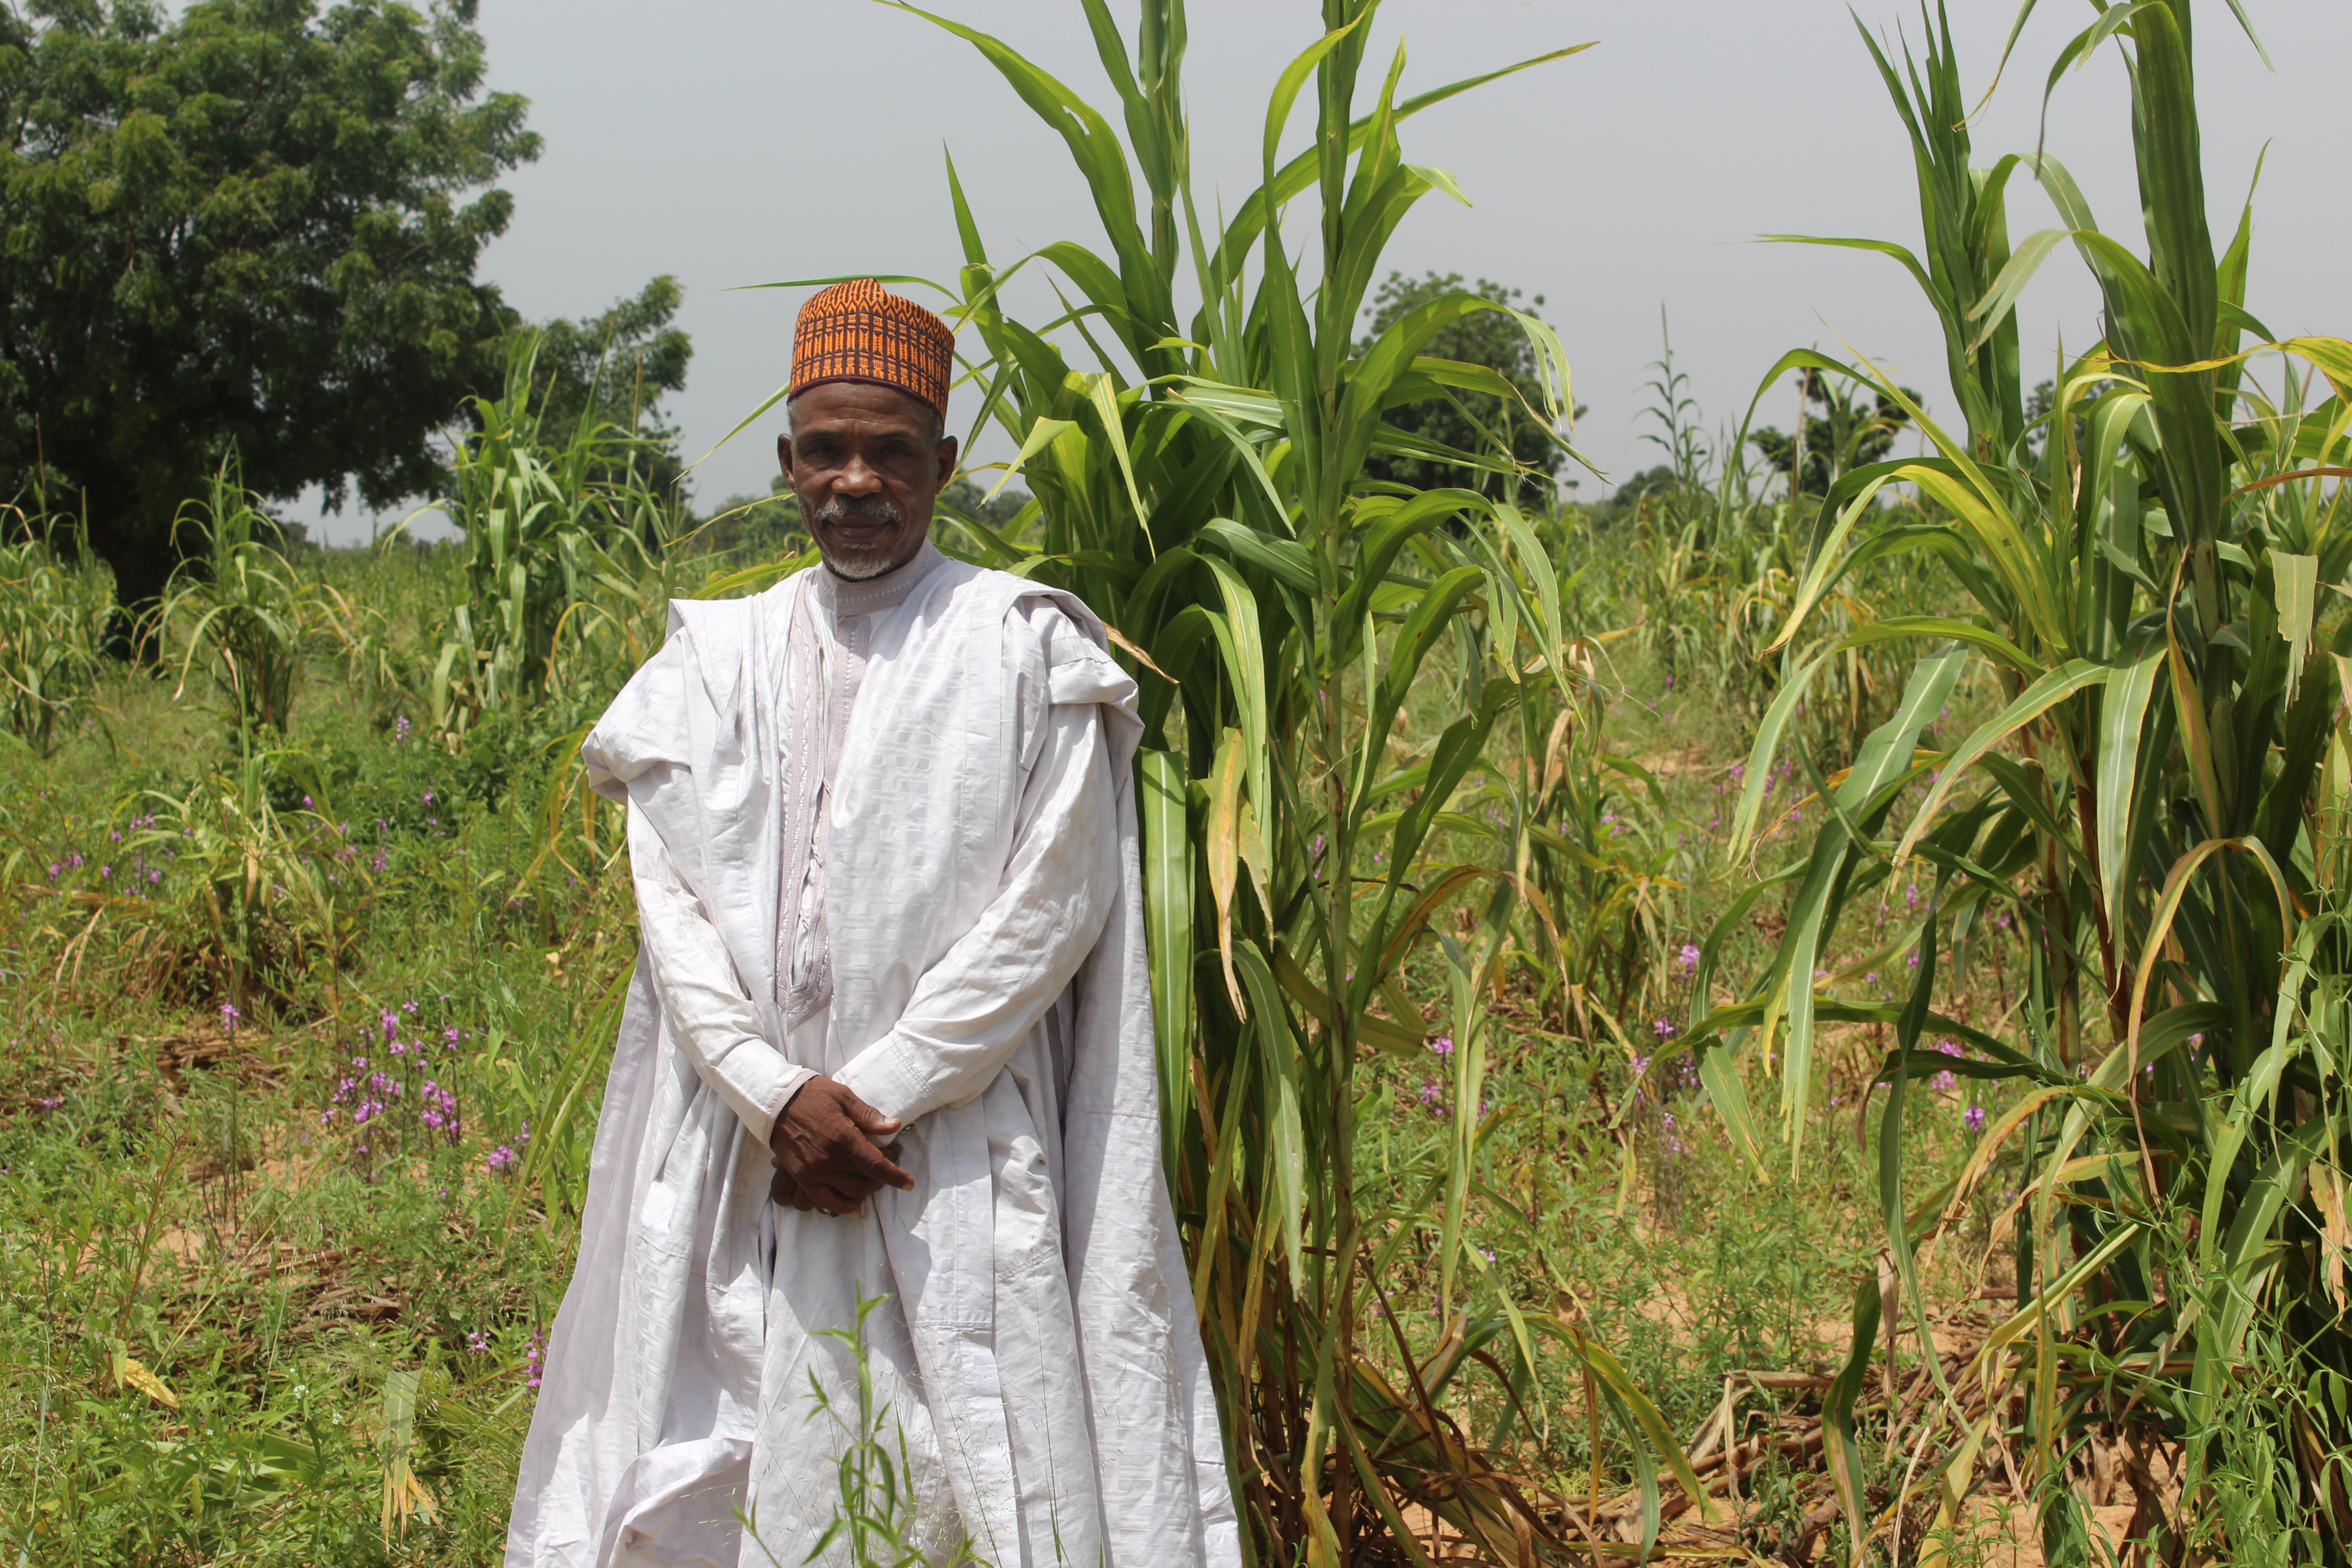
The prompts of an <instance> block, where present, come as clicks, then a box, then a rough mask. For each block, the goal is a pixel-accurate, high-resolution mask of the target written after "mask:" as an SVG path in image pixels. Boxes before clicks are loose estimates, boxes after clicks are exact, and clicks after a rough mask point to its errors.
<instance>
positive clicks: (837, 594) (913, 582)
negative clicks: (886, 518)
mask: <svg viewBox="0 0 2352 1568" xmlns="http://www.w3.org/2000/svg"><path fill="white" fill-rule="evenodd" d="M946 560H947V557H946V556H944V555H942V554H940V552H939V547H938V546H937V545H935V544H933V543H932V542H930V541H929V540H928V539H926V540H924V541H923V547H922V549H920V550H919V551H917V552H915V558H914V559H913V560H911V561H909V562H908V563H906V564H905V565H904V566H898V567H894V568H892V569H891V570H890V571H887V572H885V573H884V574H882V575H880V576H879V577H869V578H867V579H866V581H865V582H862V583H851V582H847V581H845V580H844V579H842V578H839V577H836V576H835V575H834V574H832V573H831V572H829V571H827V570H825V568H824V567H823V566H818V567H816V568H814V570H813V571H811V572H810V574H809V575H810V576H811V577H813V578H814V579H815V581H814V584H812V586H814V589H815V590H816V597H817V602H818V603H819V604H821V605H824V607H825V608H826V609H827V610H829V611H831V612H832V613H833V614H834V615H835V616H870V615H873V614H874V613H875V612H876V611H877V610H895V609H897V608H898V606H899V605H903V604H905V603H906V602H907V596H908V595H910V594H912V593H913V592H914V591H915V590H916V589H917V588H919V587H920V586H922V584H923V579H925V578H926V577H929V575H930V574H932V573H933V572H935V571H937V570H938V569H939V568H940V565H941V564H942V563H945V562H946Z"/></svg>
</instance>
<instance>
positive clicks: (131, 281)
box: [0, 0, 539, 603]
mask: <svg viewBox="0 0 2352 1568" xmlns="http://www.w3.org/2000/svg"><path fill="white" fill-rule="evenodd" d="M474 14H475V0H443V3H441V4H438V5H435V6H434V7H433V8H432V9H431V10H430V11H429V12H422V11H419V10H417V9H415V8H414V7H412V6H409V5H401V4H396V3H392V0H350V3H347V4H341V5H334V6H332V7H331V8H330V9H326V10H324V11H321V10H320V7H319V6H318V5H317V4H315V0H202V3H200V4H197V5H191V6H189V7H188V8H187V10H186V11H185V12H184V13H182V14H181V15H179V16H176V17H174V16H172V15H171V14H170V13H169V12H168V11H167V10H166V9H165V8H164V7H163V5H160V4H157V3H155V0H113V3H112V4H110V5H100V3H99V0H38V3H37V4H36V5H34V6H33V7H32V8H31V9H30V11H29V12H27V11H26V10H21V9H19V8H18V7H17V6H16V5H10V4H5V3H0V127H5V135H6V136H7V138H8V144H9V147H10V150H11V153H12V156H11V158H10V159H9V161H8V163H7V166H6V168H5V171H0V238H5V243H0V468H5V469H6V470H8V471H9V472H10V473H13V475H15V476H16V479H18V481H19V484H20V485H21V483H22V482H23V481H24V480H25V479H30V478H32V477H34V476H35V475H37V474H43V475H44V476H45V477H46V478H47V479H49V480H50V481H51V484H50V486H49V489H50V492H51V493H52V494H53V495H54V494H55V493H56V490H57V488H58V487H57V484H56V481H58V480H59V479H62V480H64V481H65V482H66V483H67V484H68V485H70V486H73V487H79V490H80V492H81V500H82V502H83V504H84V506H85V507H86V509H87V512H88V517H89V541H90V543H91V545H92V547H93V548H94V549H95V550H96V551H97V552H98V553H99V554H100V555H102V556H104V557H105V558H106V559H107V561H108V562H109V563H111V564H112V566H113V568H114V572H115V577H116V581H117V584H118V586H119V590H120V592H121V596H122V597H123V599H124V600H125V601H126V602H133V603H135V602H139V601H142V600H146V599H150V598H152V596H153V595H155V594H156V593H157V592H158V591H159V590H160V589H161V588H162V586H163V581H164V579H165V577H166V576H167V575H168V574H170V572H171V569H172V565H173V546H172V542H171V540H172V519H173V514H174V512H175V511H176V510H178V508H179V506H180V503H181V502H182V501H183V500H185V499H186V498H187V497H189V496H191V495H194V494H196V493H198V492H200V491H202V490H203V489H204V488H205V479H206V477H207V476H208V475H210V474H211V473H213V472H214V471H215V469H216V468H218V466H219V464H220V462H221V460H222V459H223V458H225V457H226V456H227V455H228V454H229V453H230V451H231V450H232V449H233V450H234V451H235V453H236V457H237V459H238V461H239V464H240V467H241V468H242V470H243V472H244V475H245V478H246V480H247V483H248V484H249V485H251V486H252V487H253V489H255V490H257V491H258V492H259V493H261V494H262V495H264V496H268V497H270V498H274V499H287V498H290V497H292V496H294V495H296V494H298V493H299V491H300V490H301V489H303V488H304V487H305V486H308V485H312V484H317V485H320V486H323V487H324V488H325V490H326V492H327V497H328V500H329V503H330V504H331V505H333V506H341V504H342V502H343V500H344V499H345V498H346V497H347V496H348V494H349V493H350V491H351V489H352V486H353V485H354V484H356V486H357V488H358V490H359V494H360V496H361V497H362V500H366V501H367V502H368V503H370V504H372V505H378V506H384V505H390V504H391V503H393V502H394V501H396V500H400V499H402V498H403V497H405V496H410V495H416V494H423V493H429V492H431V491H434V490H436V489H439V488H440V485H441V482H442V473H443V468H442V464H441V463H440V461H439V460H438V458H437V457H436V451H435V447H434V444H433V442H432V437H433V433H434V432H435V430H436V428H437V427H439V426H441V425H443V424H444V423H445V422H446V421H447V420H449V419H451V418H452V417H455V416H457V413H458V411H459V405H460V401H461V399H462V398H463V397H464V395H466V394H467V393H469V392H474V391H478V390H481V389H483V388H486V387H494V386H496V385H497V384H498V382H499V366H500V363H501V358H502V356H501V350H500V340H501V338H502V337H503V336H504V334H505V333H506V331H508V329H509V326H510V325H511V324H512V312H511V311H510V310H508V309H507V308H506V307H505V306H504V305H503V304H502V303H501V301H500V300H499V292H498V290H497V289H495V288H494V287H492V286H490V285H488V284H487V283H478V282H476V281H475V279H474V268H475V265H476V263H477V261H478V259H479V258H480V255H481V251H482V247H484V246H485V245H487V244H488V242H489V241H490V240H491V239H492V238H493V237H496V236H497V235H498V234H499V233H500V232H501V231H502V230H504V229H505V227H506V226H507V221H508V217H509V214H510V213H511V211H512V208H513V203H512V200H511V198H509V195H507V194H506V193H505V192H504V191H501V190H498V189H495V188H488V185H489V182H490V181H492V180H493V179H495V178H496V177H497V176H498V175H499V174H501V173H502V172H504V171H506V170H508V169H510V168H512V167H514V166H515V165H516V164H518V163H522V162H524V161H526V160H528V159H530V158H532V157H535V156H536V155H537V153H538V151H539V139H538V138H537V137H536V136H535V135H533V134H531V133H530V132H528V131H526V130H525V129H524V127H523V113H524V108H525V105H524V101H523V100H521V99H520V98H519V97H517V96H515V95H513V94H511V93H489V94H487V95H485V94H484V93H483V92H482V90H481V82H482V61H483V51H482V41H481V37H480V36H479V34H478V32H477V31H476V30H475V28H474V26H473V21H474Z"/></svg>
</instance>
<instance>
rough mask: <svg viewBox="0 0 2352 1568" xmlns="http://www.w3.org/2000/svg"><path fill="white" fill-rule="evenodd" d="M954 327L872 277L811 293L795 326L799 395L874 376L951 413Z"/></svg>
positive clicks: (796, 393) (795, 384)
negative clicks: (821, 386)
mask: <svg viewBox="0 0 2352 1568" xmlns="http://www.w3.org/2000/svg"><path fill="white" fill-rule="evenodd" d="M954 365H955V333H954V332H953V331H950V330H949V328H948V324H947V323H946V322H945V321H940V319H939V317H937V316H935V315H933V314H932V313H931V312H930V311H929V310H925V309H923V307H921V306H920V305H918V304H916V303H915V302H914V301H913V300H902V299H900V298H899V297H898V295H896V294H891V293H887V292H885V291H884V289H883V288H882V285H880V284H879V283H877V282H876V281H874V279H871V278H858V279H852V280H851V281H849V282H847V283H836V284H835V285H834V286H833V287H832V288H830V289H825V290H824V292H823V293H820V294H814V295H812V296H810V298H809V301H808V303H807V304H805V305H803V306H802V307H801V315H800V321H798V322H797V323H796V324H795V325H794V326H793V392H792V395H793V396H794V397H798V396H799V395H801V394H802V393H803V392H806V391H807V390H808V389H809V388H810V387H812V386H815V385H817V384H820V383H822V382H827V381H870V382H874V383H876V384H879V385H882V386H895V387H897V388H898V390H899V391H901V392H903V393H905V394H906V395H908V396H909V397H912V398H914V399H916V400H917V401H918V402H921V403H928V404H929V405H931V406H932V407H933V408H935V409H937V410H938V411H939V415H940V418H942V419H944V418H946V417H947V414H948V379H949V374H950V371H951V370H952V369H953V367H954Z"/></svg>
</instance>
